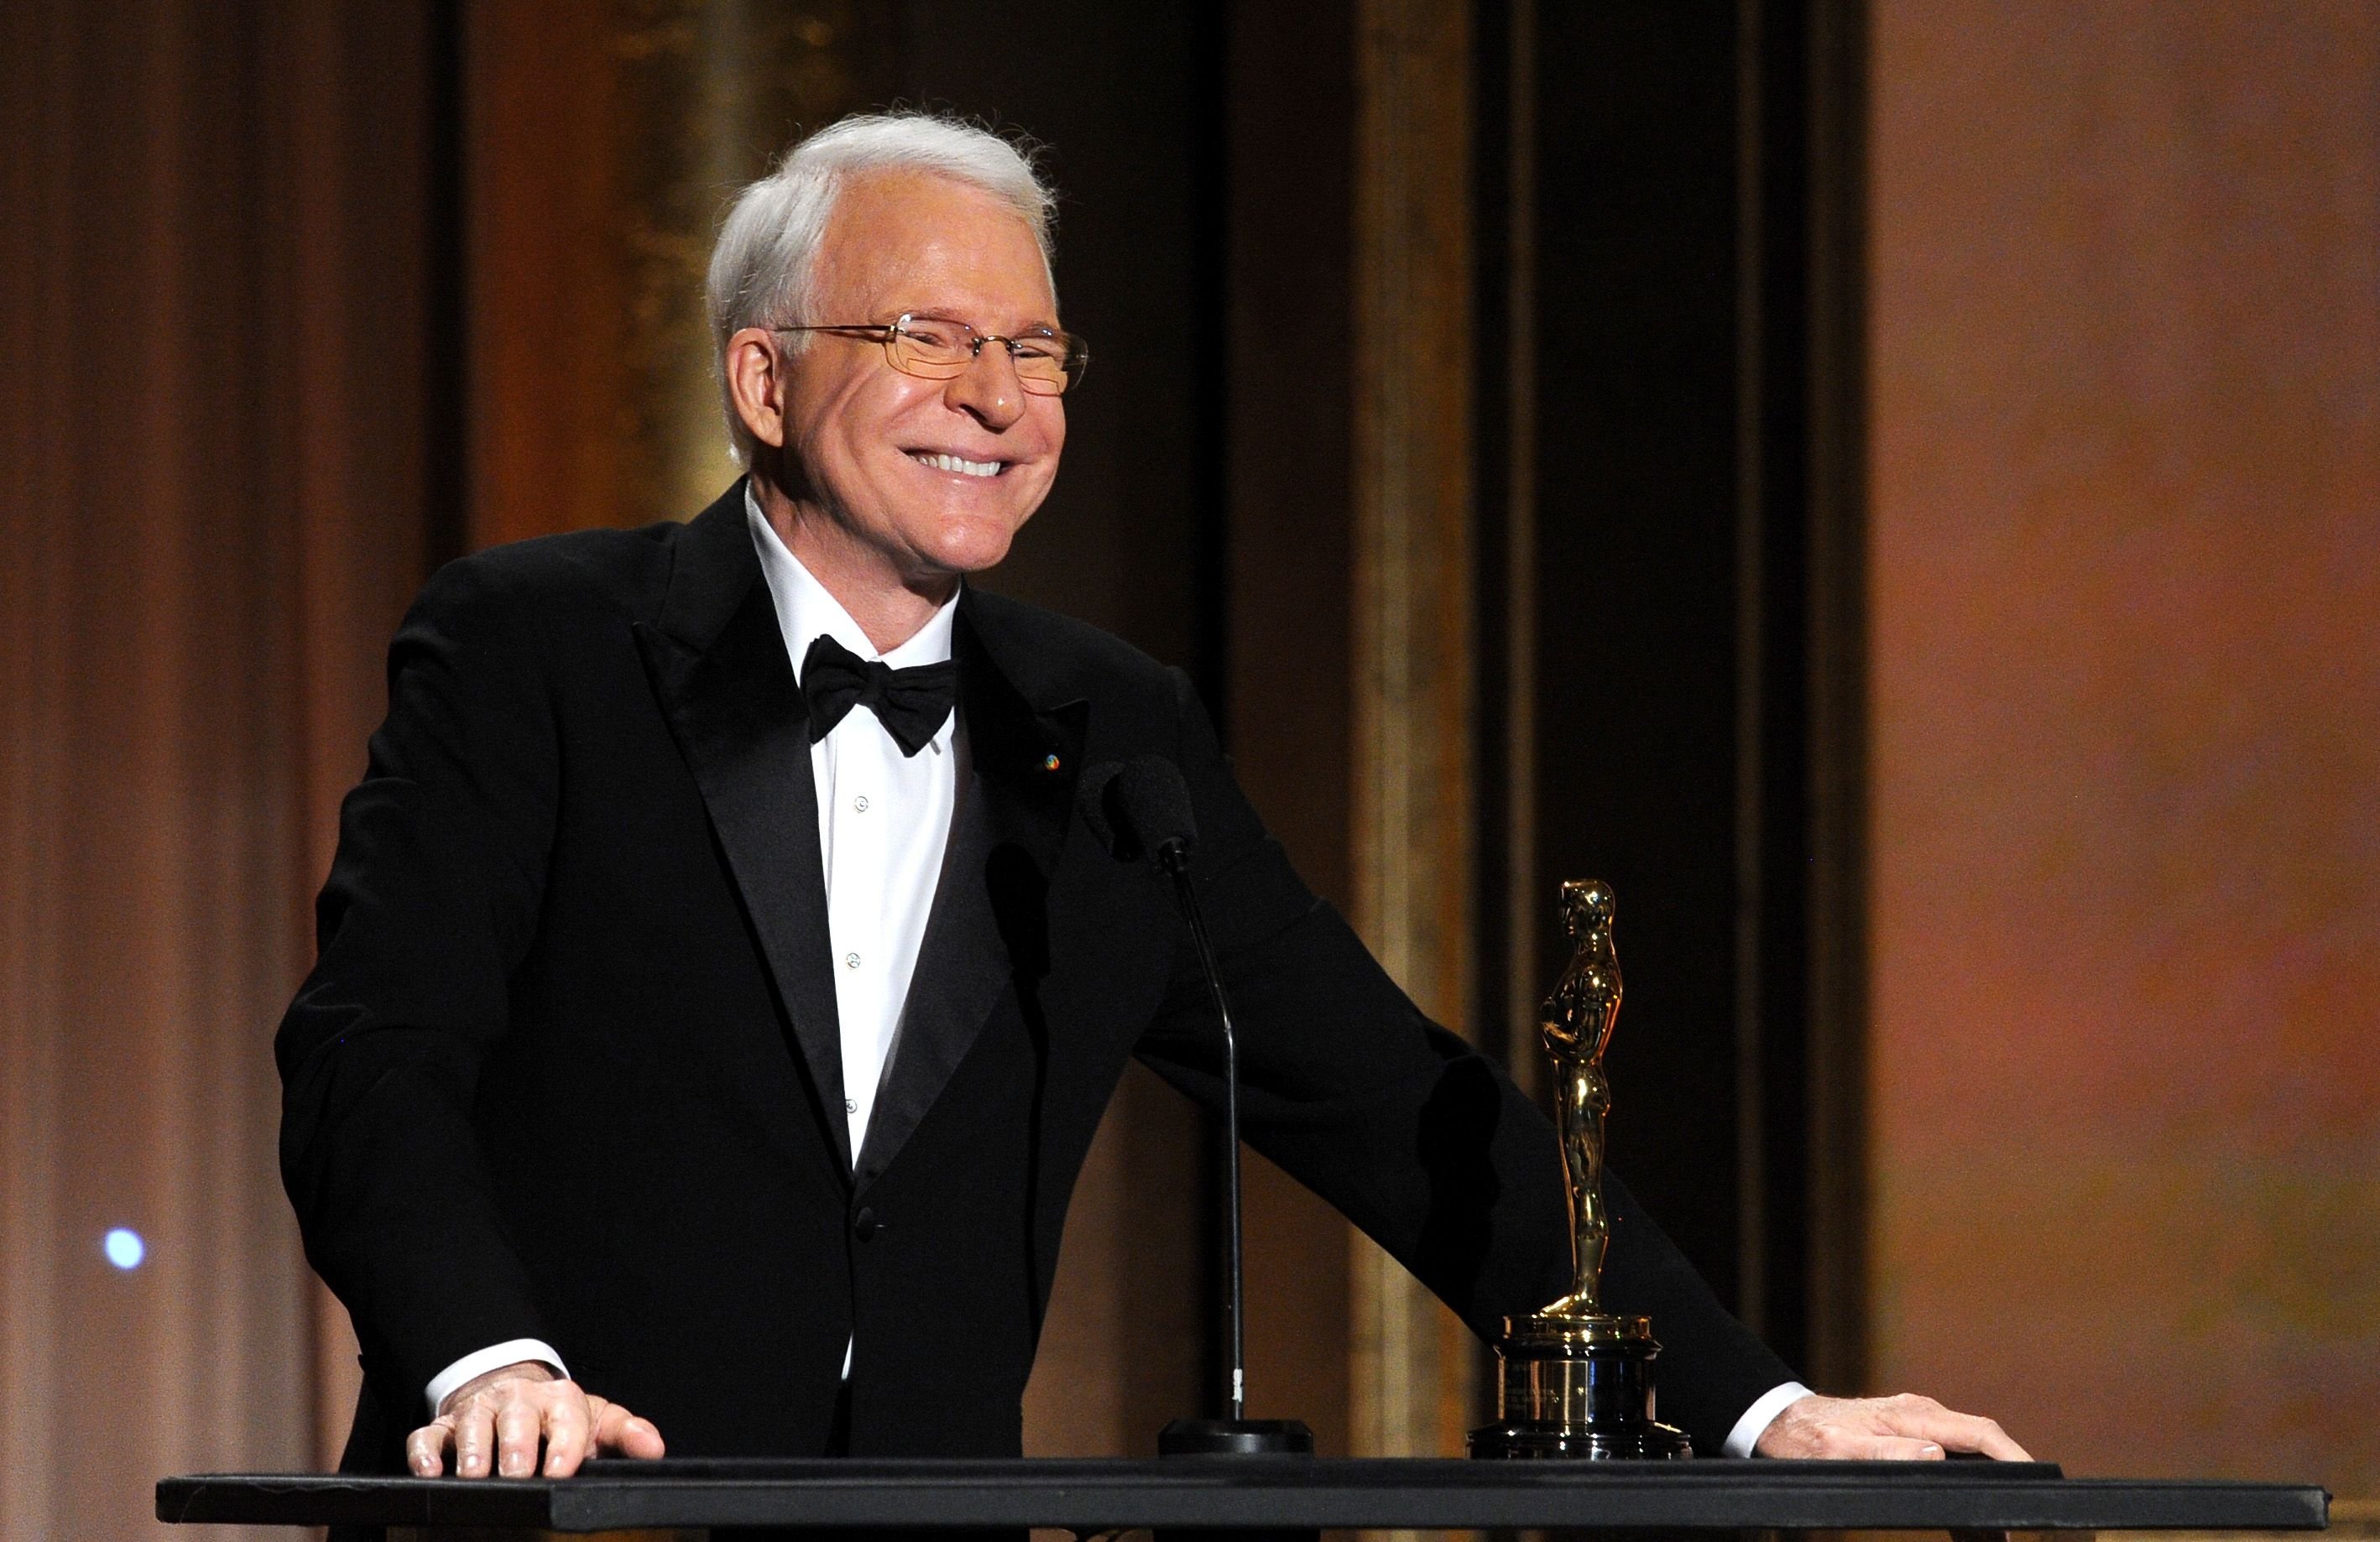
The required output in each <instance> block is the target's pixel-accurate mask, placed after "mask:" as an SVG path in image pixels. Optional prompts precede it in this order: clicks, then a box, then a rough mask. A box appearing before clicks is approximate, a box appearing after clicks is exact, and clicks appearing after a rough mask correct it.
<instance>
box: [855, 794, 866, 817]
mask: <svg viewBox="0 0 2380 1542" xmlns="http://www.w3.org/2000/svg"><path fill="white" fill-rule="evenodd" d="M851 806H852V807H854V808H856V809H857V810H858V811H859V812H861V813H863V814H865V813H867V812H868V799H867V798H866V796H864V795H863V796H860V797H856V798H853V799H852V800H851Z"/></svg>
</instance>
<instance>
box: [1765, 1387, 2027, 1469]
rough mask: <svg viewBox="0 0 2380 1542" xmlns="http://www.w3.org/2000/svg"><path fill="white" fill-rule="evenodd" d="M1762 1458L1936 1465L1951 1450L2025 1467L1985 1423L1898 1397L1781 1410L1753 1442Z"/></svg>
mask: <svg viewBox="0 0 2380 1542" xmlns="http://www.w3.org/2000/svg"><path fill="white" fill-rule="evenodd" d="M1753 1450H1754V1451H1756V1452H1758V1453H1759V1454H1760V1455H1762V1456H1788V1457H1791V1456H1799V1457H1832V1458H1836V1459H1839V1460H1846V1461H1866V1462H1938V1461H1940V1460H1941V1459H1942V1457H1943V1456H1944V1454H1945V1453H1946V1452H1949V1451H1980V1452H1981V1453H1982V1454H1984V1455H1985V1456H1988V1457H1993V1458H1995V1459H1997V1460H1998V1461H2002V1462H2030V1461H2032V1460H2033V1459H2032V1458H2031V1457H2029V1456H2027V1455H2026V1454H2025V1450H2024V1448H2023V1447H2022V1446H2020V1445H2018V1444H2017V1443H2016V1442H2015V1441H2014V1440H2011V1439H2009V1438H2008V1436H2007V1435H2006V1434H2005V1433H2003V1432H2002V1431H2001V1429H2000V1427H1999V1426H1998V1425H1997V1424H1995V1423H1993V1422H1992V1421H1991V1420H1989V1419H1986V1418H1982V1417H1979V1416H1977V1415H1973V1414H1961V1413H1958V1412H1955V1411H1954V1410H1951V1409H1949V1408H1945V1407H1943V1406H1942V1405H1941V1404H1940V1403H1938V1402H1935V1401H1934V1400H1933V1399H1932V1398H1924V1397H1918V1396H1915V1395H1914V1394H1913V1393H1908V1392H1903V1393H1902V1394H1900V1396H1899V1397H1889V1398H1822V1397H1819V1396H1817V1395H1816V1394H1815V1393H1813V1394H1812V1395H1811V1396H1809V1397H1805V1398H1803V1399H1801V1400H1799V1401H1798V1402H1790V1403H1787V1404H1786V1405H1785V1411H1784V1412H1783V1413H1781V1414H1779V1415H1777V1417H1775V1418H1774V1419H1771V1420H1770V1421H1769V1422H1768V1427H1767V1429H1765V1430H1762V1431H1761V1432H1760V1439H1758V1440H1756V1441H1755V1442H1754V1443H1753Z"/></svg>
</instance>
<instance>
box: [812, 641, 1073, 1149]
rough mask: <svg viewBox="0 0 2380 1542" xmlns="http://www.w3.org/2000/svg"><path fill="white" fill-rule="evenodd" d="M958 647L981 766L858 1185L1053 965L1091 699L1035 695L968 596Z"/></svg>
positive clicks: (960, 821) (956, 821)
mask: <svg viewBox="0 0 2380 1542" xmlns="http://www.w3.org/2000/svg"><path fill="white" fill-rule="evenodd" d="M952 647H953V654H954V655H955V656H956V658H957V660H958V664H959V705H960V710H961V712H962V713H964V715H965V724H966V735H967V752H968V758H969V760H970V762H971V764H972V767H973V770H972V773H971V774H970V776H969V778H968V782H967V784H966V785H965V787H964V788H962V789H961V792H960V795H959V802H958V807H956V809H954V810H953V816H952V824H951V850H950V856H949V858H948V860H946V861H945V862H944V863H943V865H942V876H941V883H940V884H939V885H938V886H937V888H936V889H935V892H934V906H933V912H932V915H931V916H930V917H929V919H928V921H927V923H926V937H925V941H923V942H922V943H921V944H920V945H919V948H918V953H917V972H916V973H915V974H914V975H913V976H912V977H911V978H910V982H909V995H908V1000H907V1002H906V1003H905V1005H904V1007H903V1009H902V1014H901V1028H900V1034H899V1037H898V1038H896V1040H895V1041H894V1043H893V1046H892V1063H891V1064H890V1065H889V1066H888V1067H887V1068H886V1070H885V1074H884V1083H883V1085H882V1086H881V1087H880V1088H879V1089H878V1091H877V1095H876V1107H875V1111H874V1112H872V1113H871V1114H869V1116H868V1136H867V1139H866V1140H865V1141H863V1142H862V1143H861V1146H860V1153H859V1164H858V1171H857V1174H856V1180H855V1181H856V1184H858V1185H859V1186H861V1187H863V1188H864V1187H866V1186H867V1185H868V1184H869V1183H870V1182H871V1181H873V1180H874V1179H875V1178H877V1177H878V1176H879V1175H880V1174H881V1173H882V1172H884V1171H885V1169H887V1168H889V1167H890V1166H892V1159H893V1158H894V1157H895V1156H897V1155H898V1154H899V1153H900V1150H901V1147H902V1146H903V1145H905V1143H906V1142H907V1141H908V1139H909V1136H910V1135H913V1134H914V1133H915V1132H916V1131H917V1125H918V1123H919V1122H920V1121H922V1120H923V1119H924V1118H925V1117H926V1113H927V1111H928V1110H929V1109H931V1108H932V1107H933V1104H934V1099H936V1098H938V1097H940V1096H941V1092H942V1089H943V1088H944V1087H947V1086H949V1085H950V1079H951V1075H952V1074H953V1072H955V1071H956V1070H957V1069H958V1066H959V1062H961V1061H963V1060H965V1058H966V1054H967V1051H968V1050H970V1049H972V1048H973V1047H974V1044H975V1041H976V1038H977V1036H978V1035H979V1034H980V1033H981V1032H982V1031H983V1026H984V1024H985V1022H986V1021H987V1020H988V1019H989V1018H990V1015H991V1013H992V1009H993V1008H994V1007H996V1006H997V1005H998V1004H999V1002H1000V999H1001V996H1002V993H1003V992H1004V991H1005V990H1007V989H1008V987H1009V985H1010V984H1011V982H1012V981H1013V982H1014V984H1015V985H1016V988H1017V990H1018V991H1019V993H1020V995H1024V996H1026V997H1030V996H1031V995H1032V994H1033V992H1034V990H1035V987H1036V986H1037V985H1038V981H1039V980H1040V978H1041V977H1042V976H1044V975H1046V974H1048V973H1049V969H1050V935H1049V933H1050V924H1049V905H1048V896H1049V890H1050V873H1051V871H1052V870H1053V868H1055V867H1056V864H1057V859H1058V852H1059V848H1060V846H1061V845H1062V844H1063V842H1064V839H1065V833H1066V826H1067V821H1068V820H1069V819H1070V818H1071V816H1072V813H1073V809H1074V798H1075V778H1076V777H1077V776H1078V775H1079V774H1080V771H1081V767H1080V764H1079V762H1080V759H1081V751H1082V746H1083V735H1084V732H1085V728H1086V725H1087V720H1088V714H1089V703H1087V702H1086V701H1083V700H1080V699H1076V700H1072V701H1067V702H1062V703H1060V704H1058V705H1056V706H1054V707H1048V708H1037V707H1036V706H1035V705H1034V704H1033V703H1032V702H1030V701H1029V700H1027V699H1026V697H1025V696H1023V695H1022V694H1021V693H1020V692H1019V691H1018V689H1017V687H1016V686H1015V685H1014V683H1012V682H1011V681H1010V679H1009V678H1008V676H1007V675H1006V674H1003V673H1002V670H1001V669H1000V668H999V666H998V665H997V664H996V663H995V662H993V660H992V658H991V656H990V653H989V652H988V651H987V650H985V648H984V647H983V645H982V641H981V639H980V638H979V637H977V633H976V629H975V627H974V625H972V624H971V620H970V615H969V607H968V606H967V605H966V604H965V603H964V602H963V603H962V604H961V606H960V610H959V618H958V624H957V625H956V627H955V628H954V630H953V638H952ZM829 983H830V984H831V983H832V980H831V979H830V982H829Z"/></svg>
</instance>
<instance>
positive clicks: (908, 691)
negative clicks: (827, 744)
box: [802, 636, 959, 755]
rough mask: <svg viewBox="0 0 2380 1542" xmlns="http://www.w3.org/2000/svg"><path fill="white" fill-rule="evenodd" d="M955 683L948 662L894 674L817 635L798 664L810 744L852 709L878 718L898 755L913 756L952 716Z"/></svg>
mask: <svg viewBox="0 0 2380 1542" xmlns="http://www.w3.org/2000/svg"><path fill="white" fill-rule="evenodd" d="M958 678H959V666H958V665H957V664H956V663H955V662H953V661H951V660H948V659H945V660H943V661H942V662H941V663H939V664H919V665H917V666H916V667H915V668H913V669H894V668H893V667H892V665H890V664H888V663H886V662H884V661H883V660H881V659H863V658H861V657H860V656H859V655H858V654H856V653H854V652H853V651H852V650H850V649H848V648H845V647H844V646H843V644H841V643H839V642H837V641H835V640H834V639H833V638H832V637H825V636H820V637H819V639H818V640H817V641H816V642H813V643H811V644H810V650H809V652H808V653H807V654H806V655H804V656H803V659H802V700H803V701H804V702H805V703H806V704H807V706H808V707H809V711H810V743H812V744H816V743H818V742H819V741H820V739H823V738H825V737H826V736H827V735H829V734H832V733H833V732H834V725H835V724H836V723H838V722H842V721H843V720H844V715H845V714H846V713H848V712H849V711H850V710H851V709H852V708H853V707H854V706H861V707H866V708H867V709H868V710H870V711H872V712H874V713H875V714H876V721H878V722H881V723H882V724H883V725H884V732H886V733H887V734H890V735H892V742H893V743H894V744H897V745H899V746H900V747H901V753H902V754H904V755H915V754H917V751H919V750H921V749H923V748H925V747H926V741H927V740H929V739H930V738H932V737H933V736H934V733H935V731H936V730H937V729H939V728H941V726H942V721H943V720H944V719H945V718H948V717H949V716H950V715H951V704H952V703H953V701H955V700H956V699H957V697H958Z"/></svg>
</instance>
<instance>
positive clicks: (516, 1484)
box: [157, 1457, 2330, 1536]
mask: <svg viewBox="0 0 2380 1542" xmlns="http://www.w3.org/2000/svg"><path fill="white" fill-rule="evenodd" d="M2329 1508H2330V1496H2329V1495H2328V1494H2327V1493H2325V1491H2324V1490H2322V1489H2321V1488H2318V1487H2308V1486H2301V1485H2291V1484H2273V1483H2230V1482H2218V1481H2152V1480H2146V1479H2129V1478H2070V1477H2067V1476H2065V1475H2062V1474H2061V1473H2060V1472H2059V1470H2058V1468H2057V1467H2056V1466H2055V1465H2053V1464H2050V1463H1985V1462H1926V1463H1893V1462H1873V1463H1871V1462H1767V1461H1752V1462H1728V1461H1697V1462H1686V1463H1666V1462H1664V1463H1634V1462H1575V1463H1572V1462H1462V1461H1378V1460H1372V1461H1333V1460H1316V1459H1312V1458H1295V1457H1281V1458H1260V1459H1255V1460H1225V1459H1210V1458H1175V1459H1172V1460H1167V1461H1151V1462H1127V1461H1018V1462H919V1461H900V1462H893V1461H884V1462H872V1461H863V1460H849V1461H811V1462H676V1461H671V1462H654V1463H632V1462H596V1463H589V1465H588V1467H587V1469H586V1470H585V1471H584V1472H582V1473H580V1474H579V1475H577V1476H576V1477H569V1478H559V1479H546V1478H527V1479H499V1478H480V1479H473V1480H468V1481H466V1480H463V1479H459V1478H407V1477H386V1478H359V1477H340V1476H337V1475H324V1474H253V1473H243V1474H211V1475H200V1476H192V1477H174V1478H167V1479H165V1480H164V1482H162V1483H160V1484H158V1485H157V1518H158V1519H159V1520H161V1521H176V1522H229V1523H241V1524H265V1525H273V1524H283V1525H314V1526H319V1525H326V1524H368V1525H369V1524H381V1525H392V1526H455V1527H472V1526H513V1527H519V1526H533V1527H543V1528H545V1529H548V1530H552V1531H563V1532H589V1531H614V1530H629V1529H636V1528H684V1529H699V1528H704V1527H713V1526H797V1527H806V1526H815V1527H821V1528H824V1527H835V1528H841V1527H871V1526H885V1527H894V1526H897V1527H903V1528H938V1527H952V1528H958V1527H972V1526H1001V1527H1014V1526H1045V1527H1058V1528H1062V1529H1064V1530H1068V1531H1072V1532H1074V1533H1075V1534H1076V1535H1077V1536H1090V1535H1091V1534H1093V1533H1096V1532H1106V1531H1114V1530H1119V1529H1123V1528H1136V1527H1144V1526H1145V1527H1151V1528H1157V1527H1162V1528H1166V1529H1167V1530H1177V1531H1190V1530H1196V1531H1214V1530H1273V1531H1279V1530H1292V1529H1296V1530H1307V1531H1311V1530H1315V1529H1318V1528H1334V1529H1335V1528H1342V1527H1366V1528H1375V1527H1377V1528H1382V1529H1395V1530H1424V1531H1431V1530H1466V1531H1467V1530H1485V1529H1488V1528H1501V1527H1516V1528H1517V1527H1525V1528H1549V1529H1550V1528H1561V1529H1566V1530H1603V1529H1609V1530H1637V1529H1664V1530H1668V1529H1688V1530H1706V1531H1737V1530H1751V1529H1763V1530H1787V1531H1794V1530H1854V1529H1855V1530H1879V1531H1880V1530H1928V1531H1942V1530H1958V1531H1968V1530H1976V1531H2133V1530H2189V1531H2216V1530H2231V1529H2249V1530H2257V1531H2318V1530H2321V1529H2322V1528H2324V1527H2325V1526H2326V1525H2327V1524H2329Z"/></svg>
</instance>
